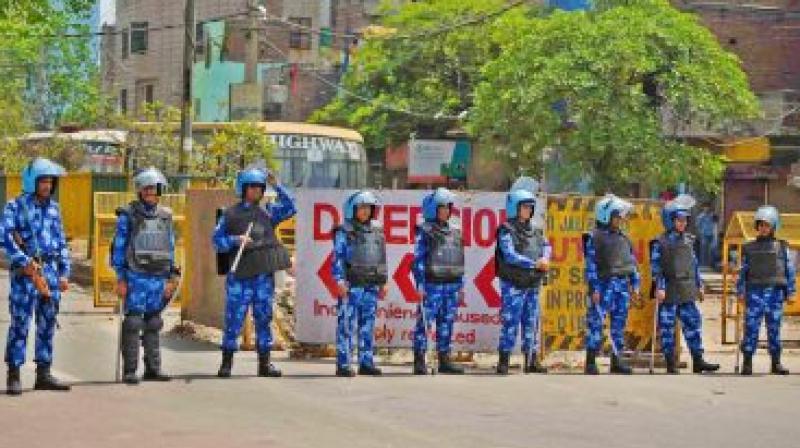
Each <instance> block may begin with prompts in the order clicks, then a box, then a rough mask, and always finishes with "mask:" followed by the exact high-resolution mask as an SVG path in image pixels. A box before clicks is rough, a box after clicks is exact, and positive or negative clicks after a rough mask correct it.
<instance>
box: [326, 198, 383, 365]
mask: <svg viewBox="0 0 800 448" xmlns="http://www.w3.org/2000/svg"><path fill="white" fill-rule="evenodd" d="M377 208H378V198H377V197H375V195H374V194H373V193H372V192H369V191H358V192H356V193H353V194H352V195H350V196H349V197H348V198H347V201H345V203H344V206H343V210H342V211H343V214H344V222H343V223H342V225H341V226H339V227H338V228H337V229H336V232H335V235H334V243H333V244H334V250H333V255H334V258H333V264H332V265H331V271H332V274H333V278H334V279H335V280H336V282H337V284H338V287H339V306H338V309H337V325H336V375H337V376H342V377H352V376H354V375H355V372H353V371H352V370H351V368H350V358H351V355H352V347H353V329H354V327H355V329H356V331H358V358H359V362H358V374H359V375H372V376H379V375H381V370H380V369H379V368H377V367H375V361H374V359H373V340H374V331H375V313H376V311H377V308H378V297H379V296H381V295H384V294H385V293H386V281H387V270H386V241H385V237H384V235H383V227H382V226H381V225H380V224H379V223H378V222H377V221H375V217H376V214H377Z"/></svg>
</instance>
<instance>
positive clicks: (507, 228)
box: [497, 221, 514, 235]
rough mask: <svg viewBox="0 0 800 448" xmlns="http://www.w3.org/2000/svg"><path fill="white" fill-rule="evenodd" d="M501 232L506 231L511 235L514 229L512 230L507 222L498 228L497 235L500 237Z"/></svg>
mask: <svg viewBox="0 0 800 448" xmlns="http://www.w3.org/2000/svg"><path fill="white" fill-rule="evenodd" d="M501 230H504V231H506V232H509V233H510V232H512V231H513V230H514V229H512V228H511V224H510V223H509V222H508V221H506V222H504V223H502V224H500V225H499V226H497V234H498V235H499V234H500V231H501Z"/></svg>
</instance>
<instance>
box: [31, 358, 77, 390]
mask: <svg viewBox="0 0 800 448" xmlns="http://www.w3.org/2000/svg"><path fill="white" fill-rule="evenodd" d="M33 388H34V389H35V390H55V391H60V392H66V391H68V390H70V387H69V386H68V385H66V384H62V383H60V382H59V381H58V380H57V379H56V378H55V377H54V376H53V375H51V374H50V366H44V365H41V366H37V367H36V384H34V385H33Z"/></svg>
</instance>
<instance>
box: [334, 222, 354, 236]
mask: <svg viewBox="0 0 800 448" xmlns="http://www.w3.org/2000/svg"><path fill="white" fill-rule="evenodd" d="M353 230H355V229H354V228H353V224H352V223H351V222H350V221H347V220H344V221H343V222H342V223H341V224H339V225H338V226H336V227H334V228H333V231H334V232H338V231H342V232H347V233H350V232H352V231H353Z"/></svg>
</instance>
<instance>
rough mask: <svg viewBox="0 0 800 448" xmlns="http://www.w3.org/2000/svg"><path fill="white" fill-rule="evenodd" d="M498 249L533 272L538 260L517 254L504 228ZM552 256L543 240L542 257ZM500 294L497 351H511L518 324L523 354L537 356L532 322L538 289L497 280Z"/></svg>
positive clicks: (535, 316) (536, 311)
mask: <svg viewBox="0 0 800 448" xmlns="http://www.w3.org/2000/svg"><path fill="white" fill-rule="evenodd" d="M498 246H499V249H500V251H501V252H502V254H503V258H504V260H505V261H506V262H507V263H509V264H512V265H515V266H519V267H521V268H524V269H534V267H535V266H536V262H537V261H538V260H531V259H530V258H528V257H526V256H524V255H522V254H520V253H518V252H517V251H516V249H515V248H514V241H513V238H512V236H511V234H510V233H509V232H508V231H505V230H504V228H503V227H501V228H500V230H499V232H498ZM551 253H552V248H551V246H550V243H549V242H548V241H547V240H544V245H543V255H542V258H543V259H545V260H548V261H549V260H550V256H551ZM500 291H501V294H502V298H503V305H502V308H501V309H500V318H501V319H502V328H501V330H500V340H499V343H498V351H500V352H510V351H512V350H513V349H514V345H515V344H516V340H517V330H518V329H519V327H520V323H521V326H522V352H523V353H531V352H532V353H538V352H539V344H540V341H539V339H538V334H536V333H538V331H535V330H536V329H534V323H535V322H538V321H539V312H540V309H539V287H538V286H537V287H533V288H518V287H515V286H514V285H513V284H512V283H511V282H510V281H507V280H503V279H500Z"/></svg>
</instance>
